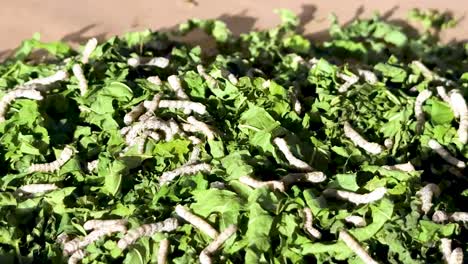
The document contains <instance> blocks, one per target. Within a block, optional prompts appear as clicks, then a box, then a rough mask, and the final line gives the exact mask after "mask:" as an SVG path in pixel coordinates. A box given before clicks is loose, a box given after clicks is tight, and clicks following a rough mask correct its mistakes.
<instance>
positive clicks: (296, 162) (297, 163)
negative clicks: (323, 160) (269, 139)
mask: <svg viewBox="0 0 468 264" xmlns="http://www.w3.org/2000/svg"><path fill="white" fill-rule="evenodd" d="M273 142H274V143H275V144H276V146H277V147H278V149H279V150H280V151H281V152H282V153H283V155H284V157H285V158H286V160H287V161H288V162H289V165H290V166H292V167H294V168H296V169H299V170H303V171H313V170H314V169H313V168H312V167H311V166H310V165H309V164H307V163H306V162H304V161H302V160H300V159H298V158H296V157H295V156H294V155H293V154H292V153H291V151H290V150H289V148H288V144H287V143H286V140H284V138H279V137H277V138H275V139H274V140H273Z"/></svg>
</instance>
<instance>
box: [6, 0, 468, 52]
mask: <svg viewBox="0 0 468 264" xmlns="http://www.w3.org/2000/svg"><path fill="white" fill-rule="evenodd" d="M196 1H197V4H190V3H188V2H187V0H172V1H162V0H132V1H124V0H79V1H72V0H2V1H1V7H0V25H1V26H0V57H1V56H2V54H3V56H5V54H7V52H8V51H9V50H11V49H13V48H15V47H17V46H18V45H19V44H20V42H21V40H23V39H26V38H30V37H31V36H32V34H33V33H34V32H40V33H41V34H42V39H43V40H46V41H51V40H65V41H68V42H70V43H83V42H85V41H86V40H87V39H88V38H90V37H94V36H96V37H98V38H99V39H101V40H102V39H104V38H106V37H109V36H112V35H115V34H122V33H124V32H127V31H135V30H141V29H145V28H151V29H153V30H157V29H168V28H172V27H174V26H175V25H177V24H178V23H180V22H184V21H186V20H187V19H189V18H195V17H196V18H218V19H221V20H223V21H225V22H226V23H227V24H228V25H229V27H230V28H231V30H232V31H233V32H234V33H240V32H246V31H249V30H251V29H254V28H268V27H271V26H273V25H275V24H276V23H278V22H279V18H278V16H277V15H276V14H274V13H273V10H274V9H275V8H289V9H291V10H293V11H294V12H296V13H297V14H299V15H300V17H301V21H302V26H301V30H304V32H305V33H306V34H309V36H311V37H312V38H324V37H326V29H327V27H328V25H329V21H328V20H327V17H328V15H329V14H330V13H331V12H334V13H335V14H337V15H338V17H339V19H340V22H341V23H343V24H344V23H346V22H348V21H350V20H351V19H353V18H356V17H361V18H364V17H369V16H370V15H372V13H373V12H374V11H378V12H380V14H383V15H384V16H385V17H386V18H387V19H389V20H395V21H400V22H401V21H402V19H404V18H406V15H407V13H408V10H410V9H411V8H415V7H416V8H437V9H441V10H448V11H451V12H453V14H454V15H455V17H457V18H460V20H461V21H460V22H459V23H460V24H459V26H458V27H457V28H456V29H450V30H447V31H446V32H444V33H443V35H442V38H443V39H444V40H445V41H450V40H452V39H458V40H461V39H468V34H467V33H468V19H465V18H464V16H465V15H466V12H467V11H468V1H461V0H445V1H440V0H426V1H416V0H405V1H403V0H401V1H395V0H387V1H370V0H369V1H366V0H353V1H351V0H349V1H348V0H346V1H331V0H328V1H327V0H315V1H297V0H287V1H286V0H283V1H273V0H270V1H267V0H237V1H221V0H196ZM463 2H465V3H464V4H462V3H463Z"/></svg>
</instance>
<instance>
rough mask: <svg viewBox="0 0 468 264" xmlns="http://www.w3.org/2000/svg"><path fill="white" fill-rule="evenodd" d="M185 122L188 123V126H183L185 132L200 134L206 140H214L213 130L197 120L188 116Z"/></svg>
mask: <svg viewBox="0 0 468 264" xmlns="http://www.w3.org/2000/svg"><path fill="white" fill-rule="evenodd" d="M187 122H189V123H190V124H189V126H183V128H184V130H185V131H188V132H201V133H202V134H203V135H205V136H206V138H207V139H214V138H215V132H214V131H213V129H212V128H211V127H210V126H209V125H207V124H206V123H204V122H201V121H199V120H197V119H196V118H195V117H193V116H189V117H188V118H187Z"/></svg>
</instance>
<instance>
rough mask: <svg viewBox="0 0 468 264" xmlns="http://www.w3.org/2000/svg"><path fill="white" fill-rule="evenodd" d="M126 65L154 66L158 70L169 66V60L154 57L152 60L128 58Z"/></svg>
mask: <svg viewBox="0 0 468 264" xmlns="http://www.w3.org/2000/svg"><path fill="white" fill-rule="evenodd" d="M127 64H128V66H130V67H133V68H135V67H138V66H156V67H158V68H166V67H167V66H168V65H169V59H167V58H164V57H154V58H141V57H136V58H129V59H128V60H127Z"/></svg>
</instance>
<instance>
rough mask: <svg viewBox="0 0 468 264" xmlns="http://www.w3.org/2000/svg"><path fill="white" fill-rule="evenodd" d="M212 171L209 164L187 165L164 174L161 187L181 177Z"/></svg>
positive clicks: (160, 180)
mask: <svg viewBox="0 0 468 264" xmlns="http://www.w3.org/2000/svg"><path fill="white" fill-rule="evenodd" d="M210 171H211V165H210V164H208V163H200V164H193V165H185V166H182V167H179V168H177V169H175V170H172V171H166V172H164V173H163V174H162V175H161V177H160V178H159V183H160V184H161V185H163V184H167V183H169V182H171V181H173V180H174V179H175V178H176V177H177V176H180V175H193V174H196V173H198V172H210Z"/></svg>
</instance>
